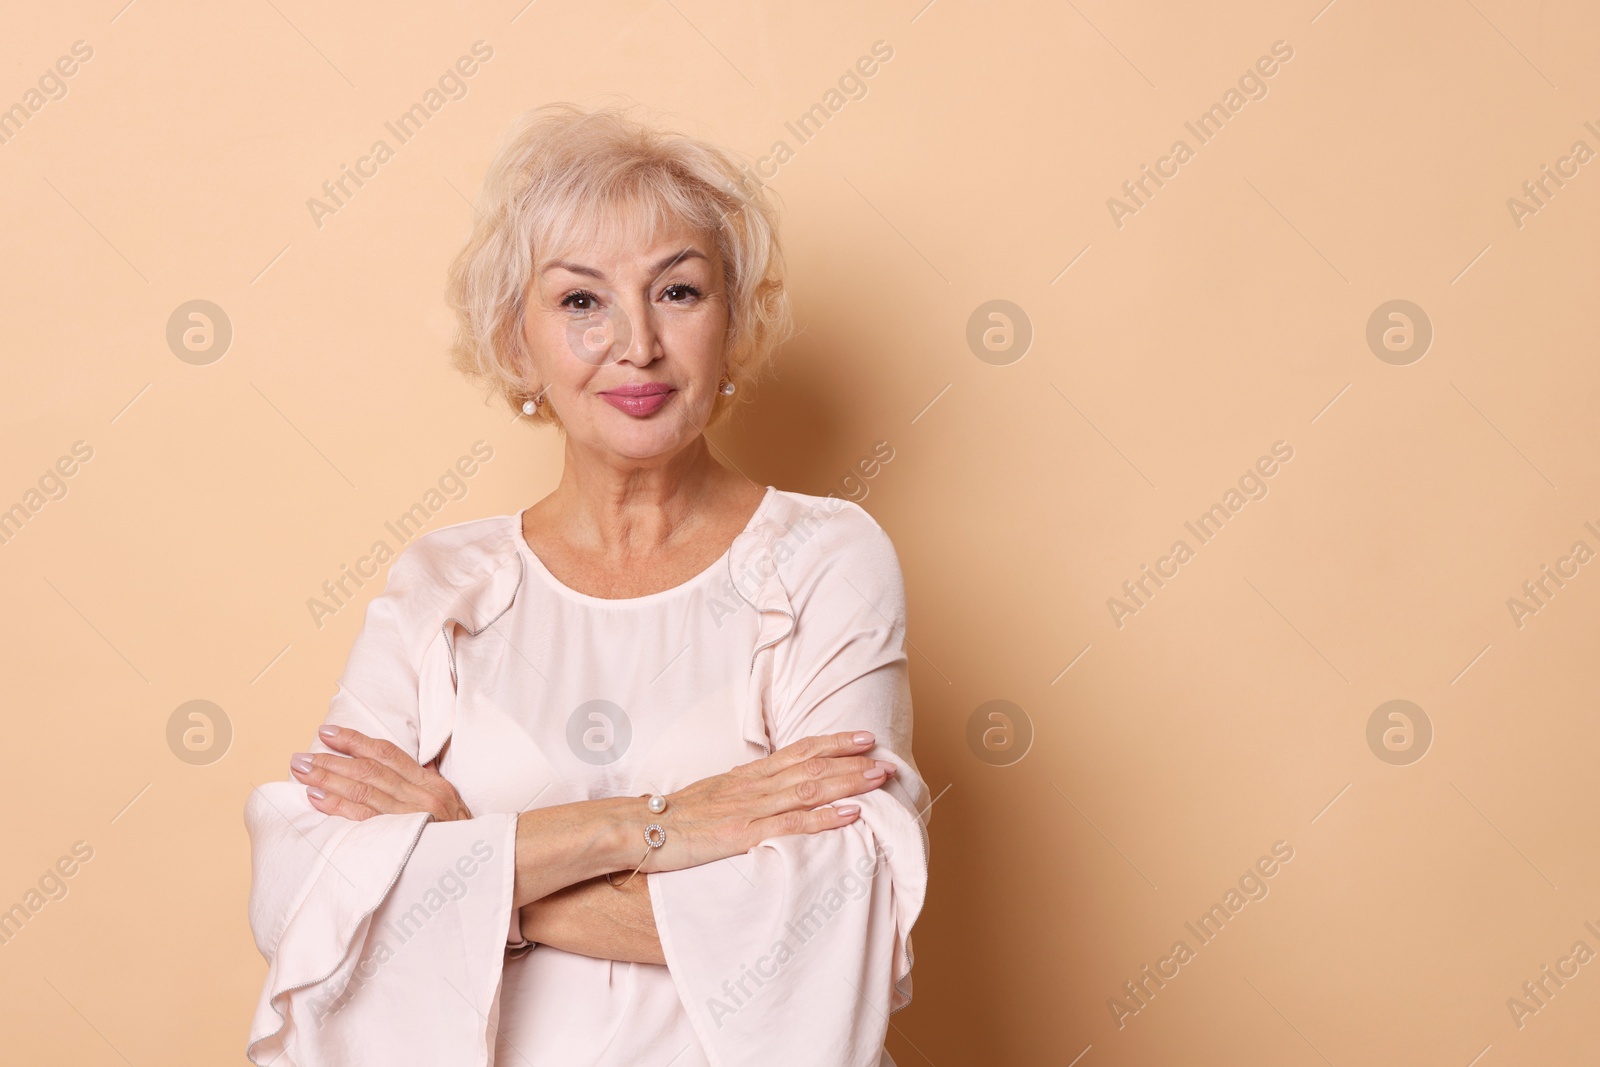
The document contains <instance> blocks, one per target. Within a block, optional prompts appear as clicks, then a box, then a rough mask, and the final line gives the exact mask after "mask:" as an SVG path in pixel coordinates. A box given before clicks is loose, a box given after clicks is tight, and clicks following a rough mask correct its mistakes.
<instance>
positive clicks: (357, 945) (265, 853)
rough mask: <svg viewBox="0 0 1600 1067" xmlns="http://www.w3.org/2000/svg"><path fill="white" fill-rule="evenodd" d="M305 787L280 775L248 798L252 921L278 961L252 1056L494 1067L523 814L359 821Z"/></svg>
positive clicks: (258, 1059)
mask: <svg viewBox="0 0 1600 1067" xmlns="http://www.w3.org/2000/svg"><path fill="white" fill-rule="evenodd" d="M296 793H298V794H302V796H303V793H304V787H302V786H299V785H297V784H294V783H288V782H274V783H269V784H267V785H264V786H261V787H260V788H258V789H257V790H256V791H255V793H253V794H252V795H251V799H250V802H249V804H248V805H247V806H246V821H247V823H249V825H250V830H251V841H252V846H253V857H252V858H253V860H254V864H253V866H254V876H253V885H252V892H251V924H252V929H253V930H254V931H255V932H256V936H257V943H258V946H259V947H260V948H261V949H262V952H263V954H264V955H266V956H267V958H268V960H269V968H268V975H267V981H266V983H265V984H264V986H263V989H262V993H261V998H260V1001H259V1002H258V1004H257V1007H256V1014H255V1019H254V1022H253V1024H252V1026H251V1032H250V1043H249V1046H248V1048H247V1055H248V1057H249V1058H250V1060H251V1062H253V1063H257V1064H263V1065H265V1064H272V1065H273V1067H319V1065H323V1064H328V1065H333V1064H338V1065H341V1067H344V1065H359V1064H392V1063H402V1062H414V1063H441V1064H442V1063H450V1064H473V1065H486V1064H488V1063H489V1061H490V1058H491V1054H492V1050H493V1037H492V1031H493V1027H494V1022H495V1018H496V1016H497V1014H498V1010H497V1009H498V995H499V989H500V976H501V972H502V967H503V965H504V957H505V951H506V940H507V936H506V915H507V913H508V912H510V910H511V904H512V891H513V885H514V879H515V873H516V864H515V847H516V819H517V817H516V815H515V814H511V813H496V814H490V815H483V816H480V817H478V818H474V819H465V820H460V821H455V822H447V823H440V822H433V821H431V817H430V816H428V815H427V814H425V813H418V814H412V815H379V816H375V817H373V818H370V819H367V820H365V821H362V822H350V821H347V820H343V819H333V818H330V817H328V816H324V815H322V814H321V813H320V812H317V811H315V809H312V808H310V806H309V805H307V804H306V803H305V802H304V800H303V799H302V798H297V797H296V796H295V794H296ZM297 807H298V808H300V809H302V810H299V811H297V810H296V808H297ZM317 820H322V822H321V823H320V824H319V823H318V822H317ZM330 831H331V832H330ZM288 895H297V896H298V898H299V899H297V900H293V901H290V900H287V899H286V896H288ZM283 915H287V917H288V918H287V922H285V923H284V924H283V926H282V928H281V930H273V929H271V928H270V924H272V923H273V921H274V919H275V918H276V917H278V916H283Z"/></svg>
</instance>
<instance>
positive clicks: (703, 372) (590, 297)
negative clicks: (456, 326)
mask: <svg viewBox="0 0 1600 1067" xmlns="http://www.w3.org/2000/svg"><path fill="white" fill-rule="evenodd" d="M525 307H526V312H525V314H524V318H523V339H524V342H525V343H526V345H527V351H528V352H529V354H530V356H531V357H532V360H533V364H534V366H533V374H534V381H536V382H539V383H542V384H543V385H544V386H545V387H546V389H547V391H546V393H545V403H547V404H551V405H553V406H554V408H555V412H556V414H557V415H558V416H559V417H560V419H561V423H562V425H563V426H564V427H565V428H566V432H567V436H568V438H569V440H570V441H572V442H574V443H576V444H579V445H584V446H588V447H591V448H594V449H597V450H600V451H602V452H605V453H608V454H612V455H615V456H617V457H621V458H627V459H651V458H660V457H664V456H670V455H672V454H673V453H676V452H677V451H678V450H679V449H681V448H683V447H684V446H685V445H686V444H688V443H690V442H691V441H693V440H694V439H695V438H696V437H698V436H699V434H700V432H701V429H702V427H704V426H705V424H706V422H707V420H708V419H709V418H710V416H711V408H712V403H713V402H714V401H715V400H716V397H717V387H718V385H719V384H720V383H721V380H722V375H723V370H724V352H723V349H724V343H725V340H726V335H727V328H728V305H727V301H726V299H725V294H724V292H723V276H722V262H721V260H720V258H719V257H718V255H717V249H716V244H715V242H714V241H712V240H711V239H710V237H709V235H707V234H703V233H699V232H696V231H695V230H692V229H689V228H688V227H687V226H685V225H684V224H682V223H673V224H671V225H668V226H664V227H662V229H661V230H660V232H658V233H657V234H656V235H655V237H654V238H653V239H652V241H651V243H649V244H648V245H645V246H642V247H641V246H638V245H635V246H634V247H626V248H608V247H598V246H585V247H579V248H573V249H569V250H567V251H566V252H564V253H562V254H560V255H557V256H552V257H551V258H550V259H548V260H547V261H545V262H541V263H537V264H535V269H534V276H533V281H532V282H531V283H530V284H529V286H528V291H527V294H526V300H525Z"/></svg>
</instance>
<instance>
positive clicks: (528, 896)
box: [512, 797, 644, 908]
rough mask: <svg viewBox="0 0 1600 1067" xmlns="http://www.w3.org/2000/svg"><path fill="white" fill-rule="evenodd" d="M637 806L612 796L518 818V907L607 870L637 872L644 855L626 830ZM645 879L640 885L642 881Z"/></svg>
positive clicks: (514, 890) (514, 900) (514, 897)
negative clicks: (635, 866) (635, 870)
mask: <svg viewBox="0 0 1600 1067" xmlns="http://www.w3.org/2000/svg"><path fill="white" fill-rule="evenodd" d="M635 806H636V802H634V801H633V800H632V798H622V797H612V798H609V799H604V800H582V801H577V802H575V803H572V804H556V805H553V806H551V807H547V808H535V809H533V810H532V811H525V812H522V813H521V814H520V815H518V816H517V869H516V879H515V882H514V885H513V888H512V907H514V908H521V907H522V906H523V905H525V904H528V903H531V902H532V901H535V900H539V899H540V898H542V897H546V896H549V895H550V894H551V893H554V892H556V891H557V890H561V889H565V888H566V887H567V886H570V885H575V884H577V883H579V882H584V881H587V880H589V879H591V878H594V877H596V876H598V875H602V874H605V873H606V872H607V871H621V870H631V869H632V868H633V866H634V865H635V864H637V863H638V862H639V857H638V854H637V849H636V847H635V846H634V845H632V844H630V843H627V842H628V841H629V840H630V834H629V832H628V830H627V829H625V827H626V828H631V826H632V822H630V821H629V817H630V815H633V814H636V813H635V812H634V807H635ZM633 821H635V822H636V821H637V820H636V819H634V820H633ZM643 877H644V876H643V875H642V874H641V875H640V876H639V878H637V879H635V881H639V882H641V883H642V882H643ZM603 888H605V889H606V890H607V891H608V892H612V891H613V890H611V888H610V887H609V886H606V887H603Z"/></svg>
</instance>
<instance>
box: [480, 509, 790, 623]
mask: <svg viewBox="0 0 1600 1067" xmlns="http://www.w3.org/2000/svg"><path fill="white" fill-rule="evenodd" d="M776 494H777V488H776V487H775V486H771V485H769V486H767V491H766V493H765V494H764V495H763V496H762V497H761V503H760V504H757V505H756V510H755V512H754V513H753V514H751V516H750V521H749V522H747V523H745V525H744V529H743V530H741V531H739V534H738V535H737V536H736V537H734V539H733V541H731V542H729V544H728V547H727V548H726V549H724V550H723V552H722V555H720V556H718V557H717V558H716V559H715V560H714V561H712V563H711V565H710V566H708V567H706V568H705V570H703V571H701V572H700V573H699V574H696V575H695V576H694V577H692V578H689V579H687V580H685V581H682V582H679V583H678V584H677V585H674V586H671V587H669V588H667V589H661V590H658V591H656V592H654V593H646V594H645V595H643V596H630V597H603V596H592V595H591V594H589V593H580V592H579V591H578V590H576V589H574V588H572V587H571V586H569V585H567V584H566V583H565V582H563V581H562V580H561V579H559V578H557V577H556V576H555V575H554V574H552V573H551V572H550V568H548V567H546V566H545V565H544V561H543V560H542V559H540V558H539V556H538V554H537V553H536V552H534V550H533V547H532V546H531V545H529V544H528V539H527V538H526V537H524V536H522V518H523V515H524V513H525V512H526V511H527V510H528V508H522V509H521V510H520V511H518V512H517V513H516V515H515V516H514V518H515V519H516V522H515V523H514V524H513V526H512V536H513V538H514V539H515V541H516V543H517V551H518V552H519V553H521V554H522V556H523V558H524V559H526V560H527V562H528V564H529V566H530V568H531V569H532V570H533V571H534V572H535V573H537V574H539V575H540V576H541V577H542V578H543V580H544V582H545V584H546V585H548V586H550V587H551V588H552V589H554V590H555V591H556V592H558V593H560V594H561V595H563V596H565V597H567V598H568V599H571V600H576V601H578V602H579V603H581V604H592V605H596V606H604V607H614V608H615V607H639V606H643V605H646V604H653V603H655V602H657V601H661V600H666V599H669V598H671V597H675V596H677V595H678V594H680V593H682V592H684V591H686V590H688V589H691V588H693V587H695V586H697V585H699V584H700V583H701V582H702V581H704V580H705V579H706V578H707V577H709V576H710V575H712V574H713V573H714V572H716V571H717V570H718V569H719V568H723V567H726V566H727V564H728V557H729V555H730V554H731V553H732V552H733V546H734V544H736V543H737V542H738V540H739V538H740V537H743V536H745V535H746V534H748V533H749V532H750V531H751V530H753V529H755V528H756V524H757V523H758V522H760V520H761V518H762V516H763V515H765V514H766V511H767V507H768V506H769V505H770V504H771V503H772V498H773V497H774V496H775V495H776ZM532 506H533V505H532V504H529V505H528V507H532Z"/></svg>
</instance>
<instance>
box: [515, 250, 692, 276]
mask: <svg viewBox="0 0 1600 1067" xmlns="http://www.w3.org/2000/svg"><path fill="white" fill-rule="evenodd" d="M705 258H706V255H705V253H704V252H702V251H700V250H699V249H698V248H685V249H684V250H683V251H682V252H674V253H673V254H672V255H670V256H667V257H666V258H664V259H662V260H661V262H659V263H657V264H656V265H655V266H654V267H652V268H651V270H652V271H654V272H655V273H656V274H660V273H661V272H662V271H664V270H666V269H667V268H668V267H671V266H672V265H673V264H675V263H680V262H682V261H683V260H686V259H705ZM539 270H540V272H541V273H543V272H545V271H550V270H564V271H566V272H568V273H569V274H581V275H583V276H584V277H587V278H601V279H603V278H605V272H604V271H601V270H597V269H596V268H594V267H586V266H584V265H583V264H582V263H573V262H571V261H570V260H565V259H552V260H550V261H549V262H548V263H545V264H544V265H543V266H541V267H540V268H539Z"/></svg>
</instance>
